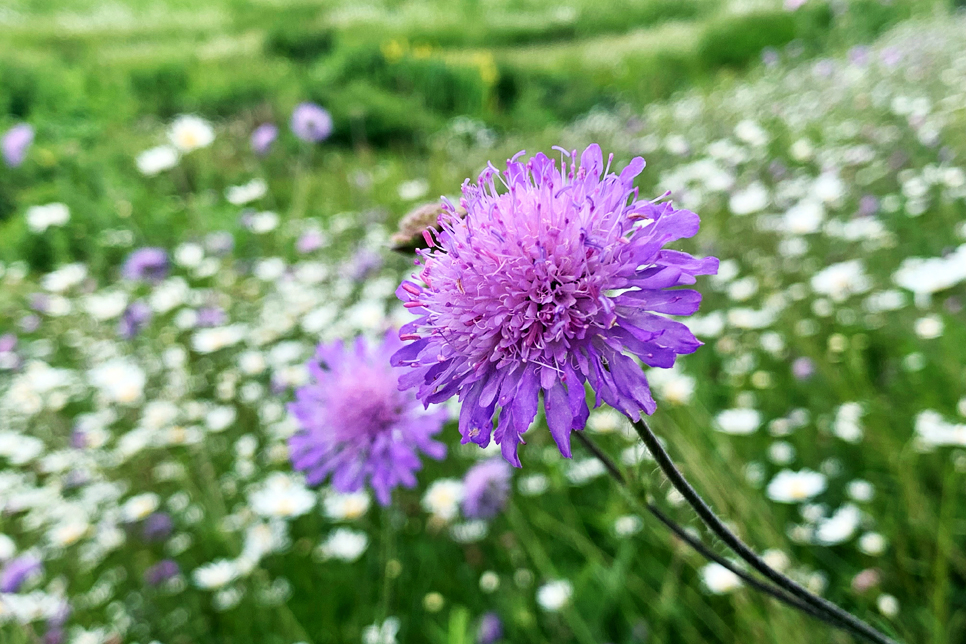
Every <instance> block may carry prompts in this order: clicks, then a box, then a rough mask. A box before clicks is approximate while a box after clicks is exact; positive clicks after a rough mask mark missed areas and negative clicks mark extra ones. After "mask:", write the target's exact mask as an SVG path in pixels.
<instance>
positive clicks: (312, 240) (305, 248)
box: [295, 230, 325, 255]
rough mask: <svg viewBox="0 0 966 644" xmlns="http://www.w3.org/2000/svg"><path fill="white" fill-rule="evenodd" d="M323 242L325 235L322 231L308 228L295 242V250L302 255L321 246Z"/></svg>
mask: <svg viewBox="0 0 966 644" xmlns="http://www.w3.org/2000/svg"><path fill="white" fill-rule="evenodd" d="M323 244H325V237H324V236H323V235H322V233H321V232H319V231H318V230H309V231H306V232H305V233H303V234H302V236H301V237H299V239H298V241H297V242H295V250H297V251H298V252H300V253H302V254H303V255H304V254H306V253H311V252H313V251H316V250H318V249H320V248H322V245H323Z"/></svg>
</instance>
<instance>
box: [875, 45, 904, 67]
mask: <svg viewBox="0 0 966 644" xmlns="http://www.w3.org/2000/svg"><path fill="white" fill-rule="evenodd" d="M879 59H880V60H881V61H882V63H883V64H884V65H885V66H886V67H895V66H896V65H898V64H899V63H900V62H901V61H902V52H901V51H899V49H898V48H896V47H886V48H885V49H883V50H882V52H881V53H880V54H879Z"/></svg>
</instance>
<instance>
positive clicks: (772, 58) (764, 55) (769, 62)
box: [761, 47, 781, 67]
mask: <svg viewBox="0 0 966 644" xmlns="http://www.w3.org/2000/svg"><path fill="white" fill-rule="evenodd" d="M780 60H781V57H780V56H779V54H778V50H777V49H775V48H774V47H765V48H764V49H762V50H761V62H762V63H764V65H765V67H774V66H775V65H777V64H778V63H779V61H780Z"/></svg>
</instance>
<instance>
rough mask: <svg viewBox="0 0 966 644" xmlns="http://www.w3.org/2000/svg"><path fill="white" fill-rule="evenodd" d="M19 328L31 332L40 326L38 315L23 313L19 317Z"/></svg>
mask: <svg viewBox="0 0 966 644" xmlns="http://www.w3.org/2000/svg"><path fill="white" fill-rule="evenodd" d="M20 328H21V329H23V330H24V331H26V332H27V333H33V332H34V331H36V330H37V329H39V328H40V317H39V316H37V315H33V314H31V315H25V316H23V317H22V318H20Z"/></svg>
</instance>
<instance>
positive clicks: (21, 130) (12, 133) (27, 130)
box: [0, 123, 34, 168]
mask: <svg viewBox="0 0 966 644" xmlns="http://www.w3.org/2000/svg"><path fill="white" fill-rule="evenodd" d="M33 142H34V129H33V128H32V127H30V126H29V125H27V124H26V123H18V124H17V125H14V126H13V127H12V128H10V129H9V130H7V132H6V133H5V134H4V135H3V138H2V139H0V151H2V153H3V161H4V163H6V164H7V165H8V166H10V167H11V168H16V167H17V166H19V165H20V164H21V163H23V160H24V159H25V158H26V157H27V150H29V149H30V144H31V143H33Z"/></svg>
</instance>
